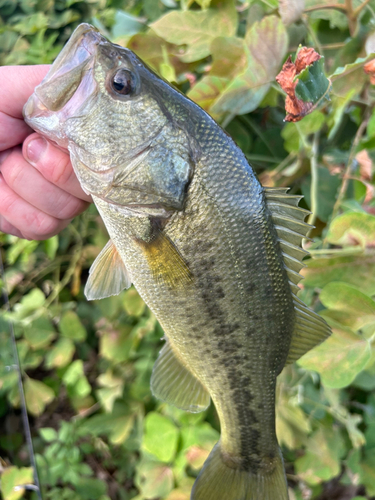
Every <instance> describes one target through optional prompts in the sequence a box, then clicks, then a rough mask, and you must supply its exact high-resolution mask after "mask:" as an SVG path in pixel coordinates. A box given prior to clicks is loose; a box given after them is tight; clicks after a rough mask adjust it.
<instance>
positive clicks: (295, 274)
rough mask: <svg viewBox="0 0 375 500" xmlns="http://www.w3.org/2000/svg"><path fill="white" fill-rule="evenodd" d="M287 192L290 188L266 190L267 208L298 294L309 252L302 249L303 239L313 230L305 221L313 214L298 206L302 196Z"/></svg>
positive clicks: (292, 287) (288, 271) (286, 266)
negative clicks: (305, 258) (303, 260)
mask: <svg viewBox="0 0 375 500" xmlns="http://www.w3.org/2000/svg"><path fill="white" fill-rule="evenodd" d="M287 191H288V188H264V193H265V196H266V200H267V206H268V208H269V209H270V211H271V214H272V220H273V222H274V224H275V228H276V231H277V235H278V237H279V243H280V247H281V250H282V252H283V258H284V264H285V269H286V272H287V273H288V278H289V282H291V289H292V292H294V293H296V292H297V291H298V287H297V285H298V283H299V282H300V281H301V279H302V276H301V275H300V274H299V271H300V270H301V269H302V268H303V267H305V264H303V262H302V259H303V258H304V257H305V255H308V252H306V250H304V249H303V248H302V239H303V238H306V235H307V233H308V232H309V231H310V229H311V228H312V226H310V224H307V223H306V222H304V220H305V217H306V216H307V215H309V214H310V213H311V212H309V211H308V210H305V209H303V208H300V207H299V206H298V203H299V201H300V199H301V198H302V196H298V195H292V194H287ZM293 285H294V286H293Z"/></svg>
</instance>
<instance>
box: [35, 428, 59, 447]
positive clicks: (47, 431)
mask: <svg viewBox="0 0 375 500" xmlns="http://www.w3.org/2000/svg"><path fill="white" fill-rule="evenodd" d="M39 434H40V436H41V438H42V439H43V440H44V441H46V442H47V443H51V442H52V441H56V440H57V432H56V431H55V429H53V428H52V427H44V428H43V429H39Z"/></svg>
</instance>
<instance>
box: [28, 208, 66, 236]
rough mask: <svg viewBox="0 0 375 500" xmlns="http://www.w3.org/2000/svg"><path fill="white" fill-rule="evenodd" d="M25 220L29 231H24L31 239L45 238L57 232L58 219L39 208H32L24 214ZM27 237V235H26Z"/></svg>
mask: <svg viewBox="0 0 375 500" xmlns="http://www.w3.org/2000/svg"><path fill="white" fill-rule="evenodd" d="M25 219H26V220H25V222H26V224H27V227H29V228H30V231H27V232H26V231H25V234H27V235H28V236H31V235H32V238H31V239H34V240H45V239H47V238H50V237H51V236H53V235H54V234H56V233H57V232H58V225H59V223H58V220H57V219H54V218H53V217H51V216H50V215H47V214H45V213H44V212H41V211H40V210H32V211H30V212H29V213H27V214H26V216H25ZM26 237H27V236H26Z"/></svg>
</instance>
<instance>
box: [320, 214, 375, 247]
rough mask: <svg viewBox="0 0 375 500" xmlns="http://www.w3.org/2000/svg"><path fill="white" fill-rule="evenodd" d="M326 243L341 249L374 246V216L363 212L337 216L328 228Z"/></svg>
mask: <svg viewBox="0 0 375 500" xmlns="http://www.w3.org/2000/svg"><path fill="white" fill-rule="evenodd" d="M327 241H328V242H329V243H332V244H334V245H341V246H343V247H348V246H354V245H360V246H361V247H363V248H365V247H370V246H375V216H374V215H370V214H367V213H363V212H362V213H361V212H346V213H344V214H342V215H339V216H338V217H336V218H335V219H334V220H333V221H332V223H331V225H330V227H329V230H328V234H327Z"/></svg>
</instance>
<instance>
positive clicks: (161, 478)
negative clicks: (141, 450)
mask: <svg viewBox="0 0 375 500" xmlns="http://www.w3.org/2000/svg"><path fill="white" fill-rule="evenodd" d="M137 482H138V485H137V486H138V487H139V489H140V490H141V493H142V498H146V499H155V498H165V497H166V496H167V495H168V493H170V492H171V490H172V488H173V483H174V478H173V472H172V469H171V468H170V467H167V466H166V465H164V464H160V463H155V462H151V461H145V462H144V463H142V464H141V465H140V466H139V467H138V481H137Z"/></svg>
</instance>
